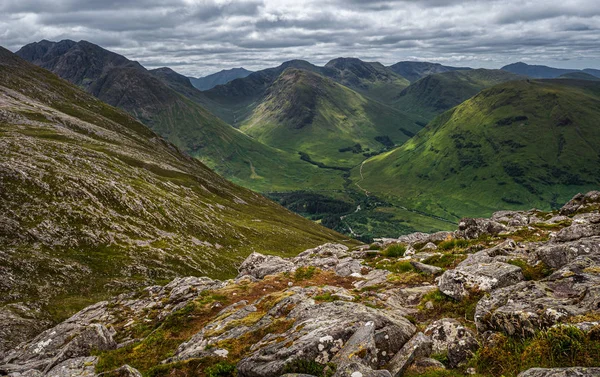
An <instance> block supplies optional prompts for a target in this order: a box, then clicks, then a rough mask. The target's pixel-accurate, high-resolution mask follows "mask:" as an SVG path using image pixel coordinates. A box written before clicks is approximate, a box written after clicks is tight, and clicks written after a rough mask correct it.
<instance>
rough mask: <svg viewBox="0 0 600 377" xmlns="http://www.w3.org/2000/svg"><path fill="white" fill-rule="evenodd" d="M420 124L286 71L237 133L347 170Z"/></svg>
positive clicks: (331, 84)
mask: <svg viewBox="0 0 600 377" xmlns="http://www.w3.org/2000/svg"><path fill="white" fill-rule="evenodd" d="M419 120H420V118H417V117H413V116H408V115H406V114H403V113H401V112H399V111H397V110H394V109H392V108H390V107H388V106H386V105H383V104H380V103H378V102H375V101H373V100H370V99H368V98H366V97H364V96H363V95H361V94H358V93H357V92H355V91H352V90H351V89H349V88H347V87H344V86H342V85H340V84H338V83H336V82H334V81H333V80H330V79H327V78H325V77H323V76H320V75H318V74H315V73H312V72H309V71H305V70H298V69H287V70H286V71H284V72H283V73H282V74H281V75H280V76H279V78H278V79H277V81H275V83H274V84H273V85H272V86H271V87H270V88H269V90H268V93H267V95H266V96H265V99H264V101H262V102H261V103H260V104H259V105H258V106H257V107H256V109H255V110H254V112H253V113H252V116H251V117H250V118H249V119H248V120H246V121H245V122H244V123H243V125H242V127H241V130H242V131H244V132H245V133H247V134H248V135H251V136H253V137H254V138H256V139H257V140H259V141H261V142H263V143H265V144H267V145H270V146H272V147H276V148H280V149H283V150H285V151H289V152H293V153H299V152H302V153H305V154H307V155H308V157H306V156H305V157H304V158H306V159H309V158H310V159H311V160H313V161H315V162H318V163H322V164H325V165H327V166H337V167H344V168H349V167H352V166H355V165H356V164H358V163H360V162H361V161H362V160H364V159H365V155H366V154H367V155H368V154H369V153H372V152H377V151H380V150H382V149H385V148H389V147H393V146H394V145H399V144H402V143H403V142H404V141H406V140H407V139H408V138H409V137H410V136H412V135H414V134H415V133H416V132H418V131H419V130H420V129H421V126H419V125H418V124H417V122H419Z"/></svg>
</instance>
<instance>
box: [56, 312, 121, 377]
mask: <svg viewBox="0 0 600 377" xmlns="http://www.w3.org/2000/svg"><path fill="white" fill-rule="evenodd" d="M115 348H117V343H116V342H115V341H114V340H113V337H112V333H111V332H110V331H109V330H108V329H107V328H106V326H104V325H101V324H98V323H94V324H91V325H89V326H87V327H86V328H84V329H83V330H82V331H81V332H80V333H79V334H78V335H77V336H76V337H75V338H73V340H71V341H70V342H69V343H68V344H67V345H66V346H65V347H64V348H63V349H62V350H61V351H60V353H59V354H58V355H57V356H56V357H55V358H54V359H53V360H52V361H51V362H50V363H49V364H48V365H47V366H46V368H45V370H44V371H45V372H48V371H49V370H50V369H51V368H52V367H54V366H55V365H57V364H59V363H61V362H63V361H65V360H68V359H74V358H78V357H85V356H89V355H90V354H91V353H92V351H99V352H101V351H108V350H112V349H115Z"/></svg>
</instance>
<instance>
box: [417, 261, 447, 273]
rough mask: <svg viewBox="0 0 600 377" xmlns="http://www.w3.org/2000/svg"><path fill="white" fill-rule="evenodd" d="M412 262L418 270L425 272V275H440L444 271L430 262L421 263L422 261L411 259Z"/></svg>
mask: <svg viewBox="0 0 600 377" xmlns="http://www.w3.org/2000/svg"><path fill="white" fill-rule="evenodd" d="M410 264H411V265H412V266H413V267H414V268H415V269H416V270H417V271H420V272H422V273H424V274H425V275H438V274H441V273H442V272H443V271H444V270H443V269H442V268H440V267H436V266H432V265H429V264H425V263H421V262H417V261H413V260H411V261H410Z"/></svg>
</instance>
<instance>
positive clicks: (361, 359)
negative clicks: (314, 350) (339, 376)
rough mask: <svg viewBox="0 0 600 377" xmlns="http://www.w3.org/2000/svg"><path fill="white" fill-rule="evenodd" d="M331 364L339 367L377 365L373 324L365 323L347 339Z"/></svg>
mask: <svg viewBox="0 0 600 377" xmlns="http://www.w3.org/2000/svg"><path fill="white" fill-rule="evenodd" d="M331 362H332V363H334V364H335V365H337V366H338V368H339V367H340V366H343V365H346V364H349V363H353V362H356V363H360V364H364V365H367V366H369V367H372V366H375V365H376V364H377V346H376V345H375V324H374V323H373V322H367V323H365V324H364V325H363V326H362V327H359V328H358V330H356V332H355V333H354V334H353V335H352V336H351V337H350V339H348V341H347V342H346V343H345V344H344V346H343V347H342V349H341V350H340V351H339V352H338V353H336V354H335V356H334V357H333V358H332V359H331Z"/></svg>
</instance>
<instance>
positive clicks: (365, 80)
mask: <svg viewBox="0 0 600 377" xmlns="http://www.w3.org/2000/svg"><path fill="white" fill-rule="evenodd" d="M324 68H325V69H324V70H323V72H322V74H323V75H324V76H326V77H329V78H331V79H333V80H335V81H336V82H338V83H340V84H342V85H344V86H347V87H349V88H351V89H354V90H356V91H358V92H360V93H362V94H365V95H367V96H369V97H372V98H374V99H376V100H378V101H381V102H384V103H385V102H389V100H390V98H393V97H394V96H395V95H396V94H397V93H399V92H400V91H401V90H402V89H404V88H406V87H407V86H408V85H409V84H410V83H409V82H408V80H407V79H405V78H404V77H402V76H400V75H398V74H396V73H395V72H394V71H392V70H391V69H389V68H387V67H385V66H384V65H383V64H381V63H377V62H374V63H371V62H363V61H362V60H360V59H356V58H337V59H333V60H331V61H330V62H328V63H327V64H326V65H325V67H324Z"/></svg>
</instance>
